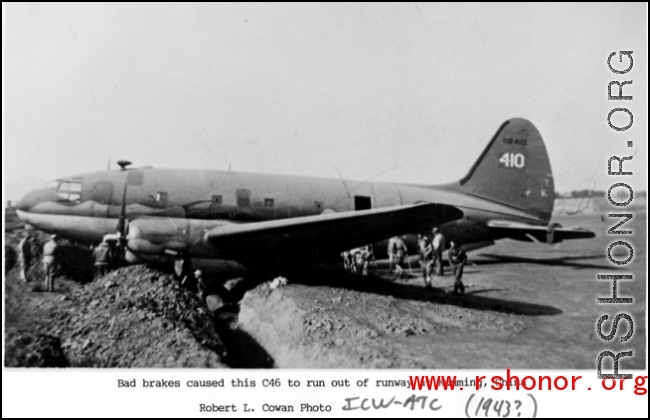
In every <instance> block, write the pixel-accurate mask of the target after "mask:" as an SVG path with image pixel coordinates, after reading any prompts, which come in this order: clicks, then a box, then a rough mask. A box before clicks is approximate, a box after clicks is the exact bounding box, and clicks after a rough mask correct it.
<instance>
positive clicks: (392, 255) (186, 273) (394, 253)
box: [19, 228, 467, 295]
mask: <svg viewBox="0 0 650 420" xmlns="http://www.w3.org/2000/svg"><path fill="white" fill-rule="evenodd" d="M432 233H433V236H432V238H431V240H429V237H428V236H427V235H423V234H419V235H418V255H419V259H420V268H421V269H422V278H423V279H424V284H425V287H426V288H427V289H430V288H431V281H432V278H433V275H434V274H435V275H438V276H443V275H444V264H443V253H444V252H445V237H444V236H443V235H442V233H440V230H439V229H438V228H433V231H432ZM118 241H119V238H108V237H105V238H104V240H103V241H102V242H101V243H100V244H99V245H98V246H97V247H95V249H94V250H93V256H94V259H95V276H96V277H101V276H104V275H105V274H107V273H108V270H109V269H110V268H111V266H113V265H114V264H115V263H116V261H117V259H118V258H119V256H118V252H117V250H118V248H117V242H118ZM37 246H38V245H37V243H36V241H35V239H34V237H33V236H32V235H31V233H30V232H29V231H28V232H27V234H26V236H25V237H24V238H23V239H22V240H21V241H20V244H19V265H20V276H21V279H22V280H23V281H25V282H27V281H28V279H27V270H28V268H29V265H30V263H31V261H32V259H33V258H34V257H35V256H36V255H37V253H38V252H37V251H36V247H37ZM342 255H343V263H344V266H345V268H346V269H348V270H349V271H351V272H353V273H356V274H361V275H364V276H367V275H368V270H369V267H370V266H371V264H373V263H374V255H373V251H372V246H370V245H368V246H365V247H361V248H357V249H355V250H352V251H346V252H344V253H343V254H342ZM448 255H449V263H450V265H451V267H452V271H453V273H454V278H455V281H454V291H453V293H454V294H458V293H459V292H460V293H461V294H462V293H464V292H465V286H464V285H463V282H462V277H463V268H464V267H465V264H466V263H467V255H466V254H465V251H463V249H462V248H461V247H460V244H458V243H457V242H456V241H454V240H452V241H450V248H449V251H448ZM388 256H389V259H390V271H392V270H393V268H395V273H396V274H397V276H398V277H402V276H403V275H404V271H405V270H404V267H403V265H404V261H405V259H406V258H407V256H408V249H407V247H406V244H405V243H404V240H403V239H402V238H401V237H399V236H395V237H393V238H391V239H390V240H389V242H388ZM59 257H60V247H59V244H58V238H57V236H56V235H52V236H51V237H50V240H49V241H48V242H46V243H45V244H44V245H43V257H42V258H43V272H44V275H45V288H46V290H47V291H49V292H52V291H54V276H55V273H56V267H57V263H58V258H59ZM179 261H183V260H180V259H179ZM181 264H183V263H182V262H181ZM183 265H184V264H183ZM177 271H179V273H177V274H179V277H180V278H181V279H183V280H184V281H187V280H189V279H191V280H193V281H191V283H194V284H195V285H196V288H197V289H198V290H197V292H198V293H199V294H200V295H203V293H204V291H205V288H206V287H205V282H204V279H203V273H202V272H201V271H200V270H196V271H194V270H192V269H191V268H189V267H184V266H183V267H178V270H177Z"/></svg>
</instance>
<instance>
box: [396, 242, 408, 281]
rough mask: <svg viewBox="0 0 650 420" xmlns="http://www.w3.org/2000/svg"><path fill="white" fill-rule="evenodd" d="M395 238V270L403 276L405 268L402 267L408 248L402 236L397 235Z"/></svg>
mask: <svg viewBox="0 0 650 420" xmlns="http://www.w3.org/2000/svg"><path fill="white" fill-rule="evenodd" d="M393 239H394V241H393V243H394V248H393V249H394V251H395V272H396V273H397V275H398V276H399V277H402V276H403V275H404V269H403V268H402V264H404V258H406V255H407V252H408V250H407V248H406V244H405V243H404V241H403V240H402V238H400V237H399V236H396V237H395V238H393Z"/></svg>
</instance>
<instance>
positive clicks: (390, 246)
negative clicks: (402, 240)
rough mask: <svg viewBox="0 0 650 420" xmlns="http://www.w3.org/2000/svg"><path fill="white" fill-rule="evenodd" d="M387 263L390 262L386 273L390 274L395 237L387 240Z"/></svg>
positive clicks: (393, 259)
mask: <svg viewBox="0 0 650 420" xmlns="http://www.w3.org/2000/svg"><path fill="white" fill-rule="evenodd" d="M388 261H390V265H389V266H388V271H390V272H392V271H393V264H395V237H392V238H390V239H389V240H388Z"/></svg>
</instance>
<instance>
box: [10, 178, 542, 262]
mask: <svg viewBox="0 0 650 420" xmlns="http://www.w3.org/2000/svg"><path fill="white" fill-rule="evenodd" d="M125 184H126V206H125V209H126V216H127V218H128V219H133V218H147V219H148V218H154V217H155V218H166V219H168V220H172V221H178V220H181V219H190V220H195V221H199V220H206V221H211V222H210V223H214V222H218V221H221V222H224V223H250V222H259V221H266V220H275V219H284V218H293V217H304V216H312V215H317V214H321V213H323V212H349V211H354V210H364V209H369V208H381V207H391V206H398V205H406V204H414V203H419V202H435V203H440V204H449V205H453V206H455V207H457V208H459V209H461V210H462V211H463V213H464V218H463V219H461V220H457V221H454V222H450V223H447V224H445V225H443V226H441V230H442V232H443V234H444V235H445V236H446V237H447V239H450V238H454V239H457V240H459V241H461V243H464V244H466V246H467V247H469V248H471V246H472V244H483V243H490V242H491V241H493V240H494V239H498V238H494V237H493V235H492V234H491V233H490V231H489V229H487V227H486V223H487V221H489V220H493V219H499V220H514V221H523V222H526V223H531V224H544V223H545V222H544V221H543V220H540V219H537V218H535V217H534V216H531V215H530V214H529V213H526V212H524V211H522V210H518V209H515V208H513V207H511V206H506V205H502V204H499V203H496V202H493V201H490V200H486V199H482V198H479V197H474V196H472V195H469V194H466V193H464V192H461V191H460V190H459V189H457V188H456V184H447V185H441V186H417V185H404V184H393V183H383V182H359V181H350V180H341V179H328V178H315V177H303V176H287V175H268V174H256V173H237V172H224V171H215V170H193V169H153V168H141V169H139V168H133V169H128V170H124V171H122V170H112V171H102V172H94V173H88V174H82V175H77V176H72V177H69V178H64V179H60V180H58V181H56V182H55V183H51V185H49V186H48V187H46V188H43V189H39V190H35V191H33V192H32V193H30V194H28V195H27V196H26V197H25V198H24V199H23V200H22V201H21V202H20V204H19V214H20V215H21V217H22V218H23V219H24V220H25V221H26V222H27V223H29V224H31V225H32V226H34V227H35V228H37V229H40V230H43V231H46V232H50V233H56V234H58V235H60V236H62V237H65V238H68V239H70V240H73V241H79V242H88V243H98V242H100V241H101V240H102V237H103V236H104V235H106V234H108V233H115V232H116V229H117V223H118V217H119V214H120V210H121V207H122V201H123V200H122V198H123V193H124V188H125ZM161 221H162V219H161ZM172 224H174V225H178V223H177V222H172ZM199 225H200V224H199ZM432 227H433V223H432ZM179 228H180V227H179ZM412 233H415V232H412ZM407 245H409V249H414V247H415V240H414V238H412V237H409V240H408V241H407ZM385 248H386V247H385V246H382V245H379V246H377V247H376V250H375V252H376V254H378V255H377V256H378V257H381V256H383V255H385V252H386V250H385ZM208 255H209V253H208ZM208 255H206V256H208Z"/></svg>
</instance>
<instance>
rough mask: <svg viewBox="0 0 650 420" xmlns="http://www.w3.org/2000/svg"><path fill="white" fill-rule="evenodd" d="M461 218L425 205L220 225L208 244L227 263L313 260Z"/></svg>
mask: <svg viewBox="0 0 650 420" xmlns="http://www.w3.org/2000/svg"><path fill="white" fill-rule="evenodd" d="M462 217H463V212H462V211H461V210H459V209H458V208H456V207H453V206H448V205H444V204H432V203H423V204H415V205H406V206H397V207H387V208H378V209H371V210H361V211H350V212H342V213H328V214H320V215H316V216H307V217H297V218H290V219H280V220H271V221H265V222H254V223H245V224H229V225H222V226H218V227H215V228H212V229H210V230H209V231H208V232H207V233H206V239H207V240H208V241H209V242H210V243H211V244H212V245H214V246H216V247H217V248H218V249H219V252H220V255H221V256H222V257H224V258H227V257H233V258H246V257H247V256H248V257H249V259H253V260H259V259H266V258H271V259H276V258H282V257H284V256H292V257H297V256H298V257H305V258H309V259H310V260H313V259H318V258H319V257H323V256H325V255H329V256H331V255H332V254H335V255H338V254H340V253H341V252H342V251H345V250H348V249H352V248H355V247H358V246H363V245H367V244H371V243H374V242H378V241H380V240H383V239H386V238H388V237H391V236H395V235H401V234H406V233H414V232H419V231H422V230H426V229H430V228H431V227H432V226H436V225H439V224H443V223H446V222H450V221H452V220H457V219H460V218H462Z"/></svg>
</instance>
